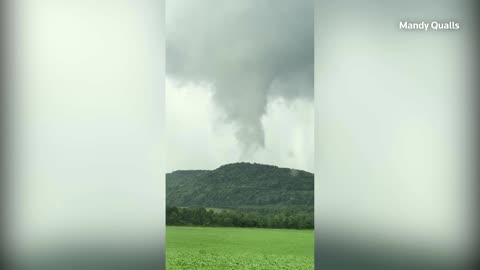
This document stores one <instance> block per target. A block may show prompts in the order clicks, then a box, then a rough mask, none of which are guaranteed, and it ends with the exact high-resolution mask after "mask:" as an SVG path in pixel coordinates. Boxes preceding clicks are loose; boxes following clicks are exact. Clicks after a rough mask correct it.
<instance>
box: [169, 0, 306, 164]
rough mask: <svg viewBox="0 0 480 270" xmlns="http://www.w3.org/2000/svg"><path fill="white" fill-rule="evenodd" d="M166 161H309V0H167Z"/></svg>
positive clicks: (179, 162)
mask: <svg viewBox="0 0 480 270" xmlns="http://www.w3.org/2000/svg"><path fill="white" fill-rule="evenodd" d="M166 86H167V87H166V91H167V133H168V139H167V140H168V160H167V170H168V171H171V170H176V169H213V168H216V167H218V166H220V165H222V164H225V163H231V162H237V161H252V162H253V161H255V162H261V163H267V164H274V165H278V166H282V167H294V168H299V169H305V170H309V171H312V170H313V123H314V122H313V4H312V2H311V1H307V0H305V1H293V0H280V1H278V0H275V1H273V0H268V1H253V0H247V1H220V0H209V1H194V0H181V1H170V2H168V3H167V84H166Z"/></svg>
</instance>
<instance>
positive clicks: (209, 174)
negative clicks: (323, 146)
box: [166, 163, 314, 209]
mask: <svg viewBox="0 0 480 270" xmlns="http://www.w3.org/2000/svg"><path fill="white" fill-rule="evenodd" d="M166 193H167V205H168V206H180V207H211V208H265V207H268V208H270V209H285V208H292V207H293V208H302V209H313V203H314V199H313V193H314V178H313V174H312V173H309V172H306V171H301V170H294V169H288V168H279V167H276V166H271V165H262V164H256V163H233V164H227V165H223V166H221V167H219V168H217V169H215V170H211V171H209V170H190V171H185V170H183V171H175V172H172V173H169V174H167V192H166Z"/></svg>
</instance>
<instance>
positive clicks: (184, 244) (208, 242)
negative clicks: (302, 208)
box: [166, 226, 314, 270]
mask: <svg viewBox="0 0 480 270" xmlns="http://www.w3.org/2000/svg"><path fill="white" fill-rule="evenodd" d="M166 238H167V270H177V269H186V270H190V269H258V270H270V269H300V270H302V269H313V267H314V265H313V260H314V259H313V257H314V249H313V248H314V232H313V230H286V229H257V228H211V227H171V226H167V236H166Z"/></svg>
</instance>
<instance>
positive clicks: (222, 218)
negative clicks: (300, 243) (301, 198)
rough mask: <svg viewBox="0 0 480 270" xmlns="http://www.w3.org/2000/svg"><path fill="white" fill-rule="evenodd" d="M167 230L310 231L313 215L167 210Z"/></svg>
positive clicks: (308, 212)
mask: <svg viewBox="0 0 480 270" xmlns="http://www.w3.org/2000/svg"><path fill="white" fill-rule="evenodd" d="M166 210H167V211H166V219H167V220H166V221H167V222H166V223H167V225H171V226H204V227H252V228H284V229H313V227H314V218H313V211H311V210H299V209H259V210H255V209H244V210H241V209H235V210H212V209H206V208H204V207H192V208H182V207H175V206H172V207H167V209H166Z"/></svg>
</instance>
